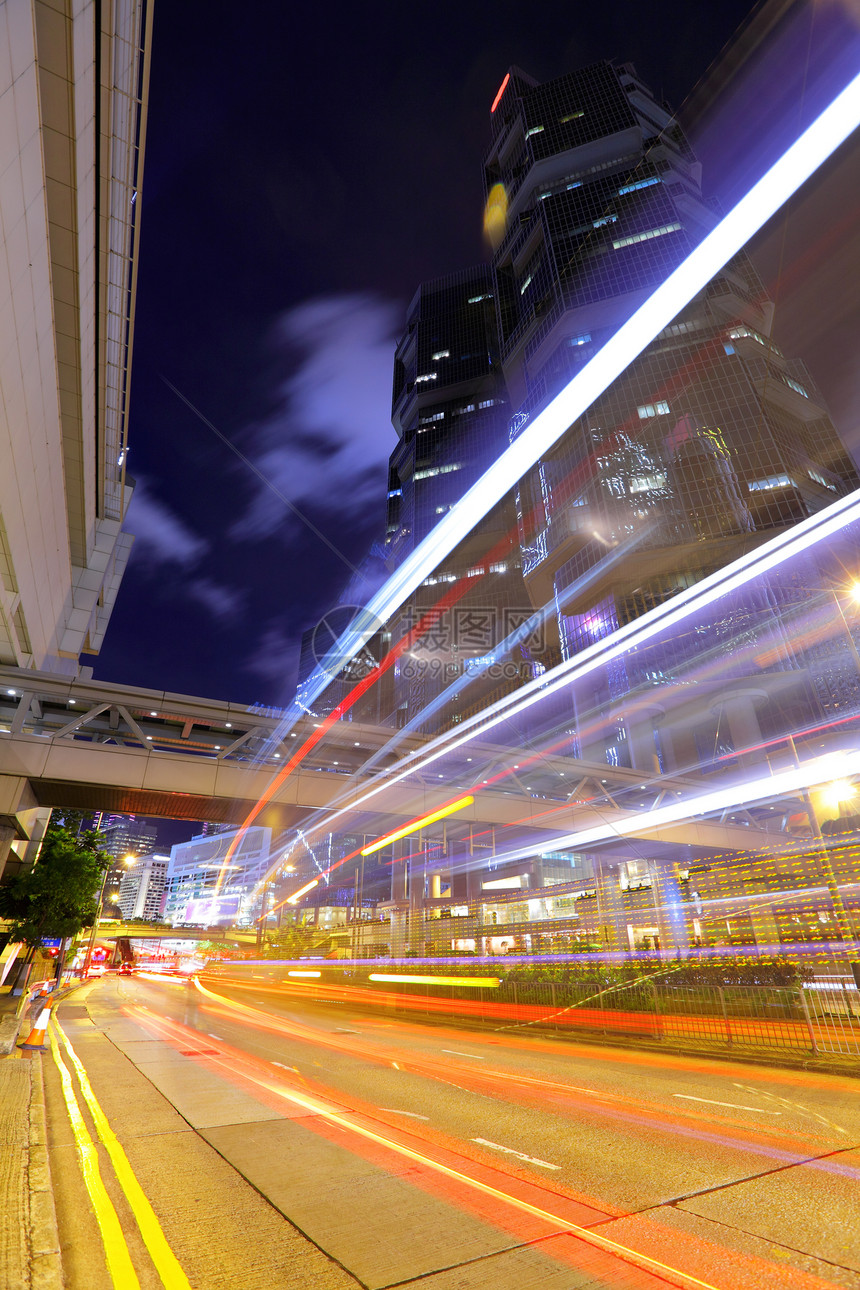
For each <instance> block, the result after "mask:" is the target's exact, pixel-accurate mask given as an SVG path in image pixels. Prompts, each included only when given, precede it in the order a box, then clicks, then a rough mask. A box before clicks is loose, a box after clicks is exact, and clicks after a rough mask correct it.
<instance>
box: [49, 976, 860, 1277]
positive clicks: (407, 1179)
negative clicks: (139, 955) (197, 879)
mask: <svg viewBox="0 0 860 1290" xmlns="http://www.w3.org/2000/svg"><path fill="white" fill-rule="evenodd" d="M59 1022H60V1026H61V1027H62V1033H60V1032H55V1035H54V1054H53V1055H48V1054H46V1055H45V1056H44V1057H43V1058H42V1059H41V1060H42V1061H43V1062H44V1066H45V1075H46V1090H47V1103H48V1117H49V1133H50V1157H51V1167H52V1170H53V1174H54V1182H55V1194H56V1196H57V1207H58V1219H59V1223H60V1232H61V1239H62V1243H63V1253H64V1262H65V1268H66V1273H67V1284H68V1286H69V1287H71V1290H78V1288H79V1287H80V1290H92V1287H95V1286H101V1285H106V1286H108V1287H110V1285H111V1283H112V1280H113V1284H114V1285H118V1286H120V1287H121V1290H127V1287H131V1286H133V1285H134V1282H131V1281H129V1280H128V1273H127V1272H126V1273H125V1274H123V1273H122V1258H124V1257H125V1256H123V1255H122V1252H121V1251H120V1253H119V1255H117V1254H116V1251H115V1250H114V1255H115V1258H114V1264H113V1265H112V1266H113V1268H114V1271H113V1275H112V1274H111V1273H110V1272H109V1270H108V1267H109V1266H111V1265H110V1248H111V1247H110V1241H109V1240H108V1241H107V1242H106V1239H105V1231H106V1227H105V1223H106V1221H107V1220H105V1219H104V1215H103V1214H101V1213H100V1211H99V1205H98V1203H97V1199H96V1200H95V1201H94V1199H93V1193H92V1190H90V1191H89V1192H88V1191H87V1190H85V1187H84V1182H83V1174H82V1171H81V1160H82V1158H83V1157H85V1156H86V1149H85V1148H82V1146H81V1142H80V1141H79V1138H78V1136H77V1135H76V1132H75V1127H74V1112H72V1114H71V1118H70V1112H69V1107H68V1096H67V1095H68V1093H69V1085H70V1083H71V1091H72V1092H73V1093H74V1094H76V1095H77V1104H78V1106H79V1108H80V1116H81V1119H82V1121H83V1122H84V1125H85V1127H86V1128H88V1129H89V1132H90V1137H91V1139H92V1141H93V1143H94V1145H93V1148H92V1150H93V1152H94V1153H95V1155H96V1157H97V1159H98V1162H99V1164H100V1166H101V1169H100V1174H101V1178H102V1180H103V1183H104V1187H105V1191H106V1194H107V1196H108V1200H109V1201H110V1202H112V1204H113V1208H114V1211H115V1216H116V1222H118V1224H119V1227H120V1228H121V1229H122V1232H123V1233H124V1239H125V1243H126V1246H127V1255H128V1260H129V1262H130V1265H131V1266H132V1267H133V1268H134V1274H135V1275H136V1277H137V1279H138V1284H140V1285H141V1286H143V1287H149V1286H150V1285H151V1286H153V1287H158V1286H163V1285H169V1286H170V1287H171V1288H173V1287H176V1290H182V1288H183V1287H184V1286H187V1285H190V1286H193V1287H195V1290H216V1288H218V1290H220V1287H222V1286H224V1287H227V1286H231V1287H232V1286H241V1287H242V1288H243V1290H257V1288H259V1290H263V1288H264V1287H266V1288H268V1287H272V1288H273V1290H274V1288H275V1287H277V1288H278V1290H292V1287H296V1290H316V1288H317V1287H319V1288H320V1290H328V1287H334V1288H337V1290H340V1287H352V1286H364V1287H368V1288H372V1290H382V1288H383V1287H395V1286H397V1287H410V1288H412V1287H414V1290H419V1288H420V1290H485V1288H487V1290H532V1287H534V1290H575V1288H579V1287H654V1286H666V1285H670V1286H679V1287H684V1288H690V1290H699V1288H700V1287H702V1286H705V1287H714V1288H718V1290H742V1288H743V1290H746V1288H749V1290H767V1288H768V1287H771V1286H773V1287H792V1288H796V1290H814V1288H815V1287H822V1286H848V1287H857V1288H858V1290H860V1186H859V1185H858V1184H860V1098H858V1093H860V1084H858V1083H857V1082H855V1081H853V1080H850V1079H845V1078H840V1077H836V1076H826V1075H822V1074H819V1073H809V1072H803V1071H794V1070H781V1069H771V1068H768V1067H765V1066H758V1065H747V1064H742V1063H729V1062H724V1061H716V1060H711V1059H706V1058H701V1059H700V1058H685V1057H676V1056H669V1055H662V1054H655V1053H652V1052H644V1051H636V1050H635V1049H633V1048H630V1049H618V1048H607V1047H602V1046H600V1045H598V1044H583V1043H581V1042H579V1041H576V1040H571V1039H555V1038H552V1037H547V1036H543V1035H536V1034H534V1033H533V1032H529V1031H528V1030H525V1031H524V1030H522V1029H519V1030H518V1029H516V1028H514V1029H506V1030H499V1031H496V1032H492V1031H486V1030H485V1031H471V1030H469V1029H467V1028H464V1027H461V1026H457V1027H454V1026H449V1025H448V1024H446V1023H445V1022H444V1021H439V1020H437V1021H435V1022H434V1023H433V1024H426V1023H423V1022H417V1021H415V1020H412V1019H410V1018H402V1017H400V1016H396V1015H393V1014H387V1013H386V1012H385V1011H384V1010H382V1009H380V1010H377V1011H375V1012H373V1013H370V1012H361V1011H356V1010H354V1009H352V1008H351V1007H350V1006H349V1005H348V1004H345V1003H342V1002H341V1003H328V1002H325V1001H324V998H320V997H317V998H315V997H314V987H313V985H312V983H309V985H308V992H307V996H306V997H302V995H301V994H299V992H298V991H297V990H296V988H295V986H293V987H292V989H291V990H290V992H289V993H285V992H283V991H281V990H280V989H279V988H278V987H277V985H275V984H273V983H272V982H271V981H270V980H269V979H268V978H263V977H261V978H260V979H259V980H254V979H253V978H252V979H250V980H249V981H247V982H246V983H243V984H242V985H236V984H230V985H228V984H225V983H223V982H221V981H218V980H217V979H204V981H203V982H201V983H197V984H195V983H186V982H184V981H178V980H171V979H164V980H160V979H157V978H155V977H152V978H150V977H144V976H138V977H133V978H112V977H106V978H104V979H103V980H102V981H100V982H98V983H96V984H94V985H88V986H86V987H85V988H84V990H82V991H80V992H78V993H77V994H76V995H75V996H73V997H72V999H71V1000H70V1001H69V1002H68V1003H66V1004H64V1005H61V1006H60V1008H59ZM64 1041H65V1042H64ZM69 1045H71V1053H70V1052H69ZM74 1058H76V1059H77V1063H78V1064H77V1065H76V1064H75V1061H74ZM60 1062H61V1063H63V1064H64V1065H65V1067H66V1069H67V1072H68V1077H67V1078H65V1079H64V1077H63V1074H62V1069H61V1066H60V1064H59V1063H60ZM84 1082H86V1083H87V1084H88V1085H89V1088H90V1093H91V1095H92V1098H93V1099H94V1104H95V1110H94V1109H93V1106H91V1105H90V1103H89V1102H88V1101H87V1100H86V1097H85V1094H84V1088H83V1083H84ZM64 1086H65V1088H64ZM99 1116H101V1120H100V1119H99ZM105 1125H107V1129H105ZM100 1127H101V1131H102V1132H101V1133H100ZM78 1129H79V1130H80V1126H78ZM111 1133H113V1134H115V1135H116V1139H115V1140H116V1142H117V1144H118V1145H119V1146H120V1149H121V1152H123V1153H124V1155H123V1158H124V1159H125V1161H126V1165H127V1166H128V1169H129V1170H130V1171H131V1173H132V1174H133V1176H134V1178H135V1180H136V1182H137V1184H138V1187H139V1191H140V1193H141V1195H142V1196H143V1197H144V1202H143V1203H142V1202H141V1200H140V1197H139V1196H138V1197H137V1202H136V1204H135V1202H134V1197H135V1195H136V1193H134V1189H133V1188H131V1190H130V1191H129V1189H128V1188H126V1189H124V1188H123V1185H122V1184H123V1169H124V1166H122V1167H120V1166H121V1164H122V1162H121V1161H120V1165H117V1160H116V1158H115V1157H116V1153H114V1155H111V1154H110V1151H109V1150H108V1146H107V1145H106V1142H107V1139H108V1138H109V1136H110V1134H111ZM147 1204H148V1205H150V1206H151V1209H150V1211H149V1213H150V1214H151V1215H152V1218H151V1219H150V1218H149V1217H147V1216H146V1214H145V1213H144V1218H141V1213H142V1212H143V1211H145V1208H146V1205H147ZM144 1219H145V1221H144ZM152 1224H154V1225H155V1228H157V1232H156V1234H155V1235H153V1231H154V1230H155V1229H154V1228H153V1226H152ZM109 1227H110V1222H109V1221H108V1222H107V1228H109ZM159 1233H160V1235H159ZM159 1242H162V1243H163V1244H159ZM165 1250H166V1251H167V1253H165ZM106 1251H107V1253H106ZM159 1251H160V1252H159ZM117 1258H118V1259H119V1262H118V1263H117ZM171 1259H173V1260H174V1262H175V1265H176V1267H175V1268H174V1267H173V1266H172V1264H171V1263H170V1260H171ZM106 1260H107V1262H106ZM118 1267H119V1269H120V1272H119V1273H117V1268H118ZM123 1275H125V1283H124V1282H123V1279H122V1278H123ZM117 1276H119V1278H120V1279H119V1280H117ZM171 1276H172V1277H173V1279H172V1280H171V1279H170V1277H171Z"/></svg>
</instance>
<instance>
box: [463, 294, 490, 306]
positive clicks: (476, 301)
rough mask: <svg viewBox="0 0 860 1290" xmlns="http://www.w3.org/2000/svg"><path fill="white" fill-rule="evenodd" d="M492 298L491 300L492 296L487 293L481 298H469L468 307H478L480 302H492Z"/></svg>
mask: <svg viewBox="0 0 860 1290" xmlns="http://www.w3.org/2000/svg"><path fill="white" fill-rule="evenodd" d="M492 298H493V297H492V295H491V294H490V293H489V292H487V294H486V295H483V296H469V301H468V303H469V304H470V305H479V304H480V303H481V301H482V300H492Z"/></svg>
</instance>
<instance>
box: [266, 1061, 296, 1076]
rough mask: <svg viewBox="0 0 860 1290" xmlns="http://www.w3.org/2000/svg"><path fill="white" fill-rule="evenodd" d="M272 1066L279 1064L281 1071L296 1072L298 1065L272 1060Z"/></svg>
mask: <svg viewBox="0 0 860 1290" xmlns="http://www.w3.org/2000/svg"><path fill="white" fill-rule="evenodd" d="M272 1065H273V1066H280V1068H281V1070H283V1071H295V1072H296V1073H297V1074H298V1070H299V1068H298V1066H287V1065H286V1064H285V1063H284V1062H272Z"/></svg>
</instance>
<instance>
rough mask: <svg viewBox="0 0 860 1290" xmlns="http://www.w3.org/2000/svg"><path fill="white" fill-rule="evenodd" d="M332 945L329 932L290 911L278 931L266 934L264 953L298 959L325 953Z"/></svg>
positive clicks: (278, 957) (268, 955) (269, 955)
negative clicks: (309, 923) (302, 919)
mask: <svg viewBox="0 0 860 1290" xmlns="http://www.w3.org/2000/svg"><path fill="white" fill-rule="evenodd" d="M330 946H331V936H330V935H329V933H328V932H326V931H323V930H322V929H321V928H317V927H313V926H308V925H307V924H305V923H302V922H301V921H300V916H299V915H298V914H297V913H296V914H293V913H290V914H287V915H285V916H284V917H283V918H282V921H281V926H280V927H279V928H278V930H277V931H276V932H270V933H269V934H268V935H267V936H266V944H265V948H264V950H263V953H264V955H265V957H266V958H272V959H298V958H302V957H303V956H306V955H308V954H314V955H316V954H325V953H326V951H327V950H328V949H329V948H330Z"/></svg>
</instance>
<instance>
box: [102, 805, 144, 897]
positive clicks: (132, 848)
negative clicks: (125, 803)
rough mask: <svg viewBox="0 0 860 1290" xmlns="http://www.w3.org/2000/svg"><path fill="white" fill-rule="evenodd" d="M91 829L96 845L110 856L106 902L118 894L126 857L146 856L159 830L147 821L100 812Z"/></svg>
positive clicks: (123, 874)
mask: <svg viewBox="0 0 860 1290" xmlns="http://www.w3.org/2000/svg"><path fill="white" fill-rule="evenodd" d="M94 827H95V828H96V829H97V830H98V832H99V846H100V847H101V848H102V850H103V851H105V852H106V853H107V854H108V855H109V856H110V857H111V863H110V866H109V868H108V872H107V878H106V881H105V903H106V904H108V905H110V904H116V903H117V902H116V901H112V900H111V896H112V895H113V893H114V892H119V891H120V889H121V885H122V880H123V878H124V877H125V873H126V865H125V864H124V863H123V861H124V860H125V859H126V857H127V856H148V855H150V854H151V853H152V852H153V851H154V850H155V846H156V843H157V841H158V830H157V829H156V828H155V826H154V825H152V824H149V823H148V822H147V821H146V820H144V819H140V818H139V817H137V816H134V815H116V814H114V815H111V814H108V813H107V812H102V813H101V814H100V815H99V816H97V817H96V820H95V822H94Z"/></svg>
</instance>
